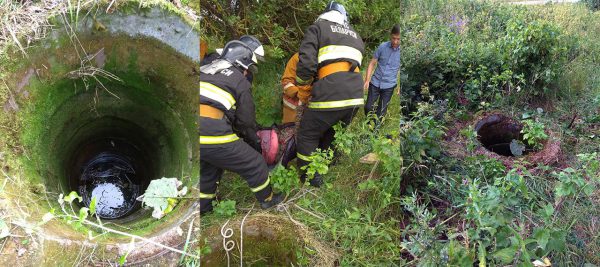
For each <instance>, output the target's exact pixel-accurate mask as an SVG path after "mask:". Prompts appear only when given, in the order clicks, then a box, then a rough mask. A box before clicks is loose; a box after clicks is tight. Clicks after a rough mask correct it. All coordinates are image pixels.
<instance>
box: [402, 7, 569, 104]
mask: <svg viewBox="0 0 600 267" xmlns="http://www.w3.org/2000/svg"><path fill="white" fill-rule="evenodd" d="M407 2H408V3H407V4H406V5H407V7H406V8H407V9H409V10H410V9H414V11H415V12H414V13H412V14H411V15H410V17H409V18H408V19H405V20H403V21H402V24H403V26H404V27H402V29H403V32H402V34H401V36H402V39H401V42H402V43H401V46H402V48H403V56H402V57H401V60H402V65H403V68H404V71H403V73H404V75H403V76H402V82H403V88H404V89H405V90H408V91H414V92H418V91H419V90H420V88H421V87H422V86H423V85H427V86H428V91H429V93H430V94H433V95H435V96H437V97H438V98H439V97H444V98H448V99H450V100H451V101H453V102H454V103H455V105H456V104H460V105H461V106H465V105H466V106H468V107H471V108H478V107H480V104H481V103H491V104H492V105H493V106H494V105H496V104H497V103H498V102H501V100H502V99H503V98H504V97H505V96H508V95H513V96H516V97H520V98H524V99H530V98H532V97H537V96H547V95H554V94H556V93H557V92H556V90H557V87H556V84H555V83H556V82H557V77H558V74H559V73H560V71H561V68H562V66H563V65H564V63H565V62H566V58H567V55H568V52H569V51H570V50H572V49H574V48H573V47H572V46H571V44H572V41H571V40H567V38H565V36H564V34H563V33H562V30H561V29H560V27H558V26H557V25H556V24H554V23H552V22H549V21H547V20H543V19H541V18H539V17H538V16H536V15H535V14H534V13H530V12H528V11H527V10H526V9H525V8H524V7H519V6H516V5H497V4H493V3H491V2H484V1H461V0H457V1H446V2H445V3H444V4H443V6H442V7H436V9H433V10H426V11H425V12H421V11H419V12H416V10H417V9H416V7H418V6H421V5H424V4H423V3H421V1H407ZM422 2H436V1H422Z"/></svg>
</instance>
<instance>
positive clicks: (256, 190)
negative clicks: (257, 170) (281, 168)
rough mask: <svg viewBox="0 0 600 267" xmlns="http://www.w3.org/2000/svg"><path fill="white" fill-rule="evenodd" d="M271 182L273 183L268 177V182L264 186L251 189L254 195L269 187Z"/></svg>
mask: <svg viewBox="0 0 600 267" xmlns="http://www.w3.org/2000/svg"><path fill="white" fill-rule="evenodd" d="M270 182H271V179H270V178H268V177H267V180H266V181H265V182H264V183H263V184H261V185H259V186H257V187H254V188H250V190H251V191H252V193H256V192H258V191H260V190H263V189H265V188H266V187H267V186H269V183H270Z"/></svg>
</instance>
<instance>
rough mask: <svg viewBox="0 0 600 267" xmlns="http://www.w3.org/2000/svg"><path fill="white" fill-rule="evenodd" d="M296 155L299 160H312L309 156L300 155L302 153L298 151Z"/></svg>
mask: <svg viewBox="0 0 600 267" xmlns="http://www.w3.org/2000/svg"><path fill="white" fill-rule="evenodd" d="M296 156H297V157H298V158H299V159H301V160H304V161H312V159H311V158H310V157H309V156H305V155H302V154H300V153H298V152H296Z"/></svg>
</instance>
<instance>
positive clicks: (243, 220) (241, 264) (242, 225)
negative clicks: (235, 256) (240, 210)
mask: <svg viewBox="0 0 600 267" xmlns="http://www.w3.org/2000/svg"><path fill="white" fill-rule="evenodd" d="M255 204H256V202H254V204H252V208H250V210H249V211H248V212H247V213H246V216H244V219H242V223H241V224H240V267H242V266H243V265H244V222H245V221H246V217H248V215H250V212H252V210H253V209H254V205H255Z"/></svg>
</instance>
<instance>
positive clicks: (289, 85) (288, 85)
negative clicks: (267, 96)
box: [283, 83, 296, 89]
mask: <svg viewBox="0 0 600 267" xmlns="http://www.w3.org/2000/svg"><path fill="white" fill-rule="evenodd" d="M292 86H296V85H295V84H294V83H287V84H286V85H285V86H284V87H283V89H288V88H290V87H292Z"/></svg>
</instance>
